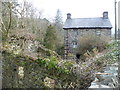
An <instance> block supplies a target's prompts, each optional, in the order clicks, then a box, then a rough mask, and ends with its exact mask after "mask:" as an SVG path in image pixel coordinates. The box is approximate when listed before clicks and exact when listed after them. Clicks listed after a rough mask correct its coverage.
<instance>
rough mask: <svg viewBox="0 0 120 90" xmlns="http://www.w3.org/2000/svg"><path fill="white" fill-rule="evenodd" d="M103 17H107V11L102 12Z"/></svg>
mask: <svg viewBox="0 0 120 90" xmlns="http://www.w3.org/2000/svg"><path fill="white" fill-rule="evenodd" d="M103 18H104V19H108V12H107V11H105V12H103Z"/></svg>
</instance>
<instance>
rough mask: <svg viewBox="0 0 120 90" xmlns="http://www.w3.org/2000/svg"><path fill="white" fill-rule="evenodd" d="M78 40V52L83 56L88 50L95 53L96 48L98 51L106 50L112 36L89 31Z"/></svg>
mask: <svg viewBox="0 0 120 90" xmlns="http://www.w3.org/2000/svg"><path fill="white" fill-rule="evenodd" d="M78 40H79V41H78V49H77V52H78V53H80V54H81V55H82V56H83V55H84V54H85V53H86V52H90V53H91V52H92V53H93V51H94V49H95V48H96V49H97V50H98V52H101V51H103V50H105V49H106V46H107V45H108V43H109V41H110V37H108V36H105V35H101V36H96V35H95V33H92V32H88V33H86V34H84V36H82V37H80V38H79V39H78Z"/></svg>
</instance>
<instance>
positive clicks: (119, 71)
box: [118, 1, 120, 90]
mask: <svg viewBox="0 0 120 90" xmlns="http://www.w3.org/2000/svg"><path fill="white" fill-rule="evenodd" d="M118 38H119V39H118V49H120V1H119V2H118ZM118 84H119V85H118V87H119V90H120V55H118Z"/></svg>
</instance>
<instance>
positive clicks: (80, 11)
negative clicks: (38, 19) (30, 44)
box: [30, 0, 120, 29]
mask: <svg viewBox="0 0 120 90" xmlns="http://www.w3.org/2000/svg"><path fill="white" fill-rule="evenodd" d="M30 1H32V3H33V5H34V6H35V7H36V8H37V9H39V10H42V11H43V15H42V17H43V18H47V19H49V20H53V19H54V17H55V15H56V12H57V9H60V11H61V13H62V17H63V22H65V19H66V14H67V13H71V14H72V18H84V17H102V13H103V12H104V11H108V14H109V18H110V21H111V23H112V25H113V29H114V1H115V0H30ZM118 1H120V0H117V2H118Z"/></svg>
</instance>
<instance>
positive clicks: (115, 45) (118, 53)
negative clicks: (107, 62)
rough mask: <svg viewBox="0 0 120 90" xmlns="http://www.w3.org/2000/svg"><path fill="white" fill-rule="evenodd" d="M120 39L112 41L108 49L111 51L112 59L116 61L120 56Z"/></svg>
mask: <svg viewBox="0 0 120 90" xmlns="http://www.w3.org/2000/svg"><path fill="white" fill-rule="evenodd" d="M119 45H120V41H112V42H111V43H110V44H109V45H108V49H110V50H111V51H110V52H109V54H108V55H109V56H111V58H112V60H113V61H114V62H116V61H118V58H119V57H120V46H119Z"/></svg>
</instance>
